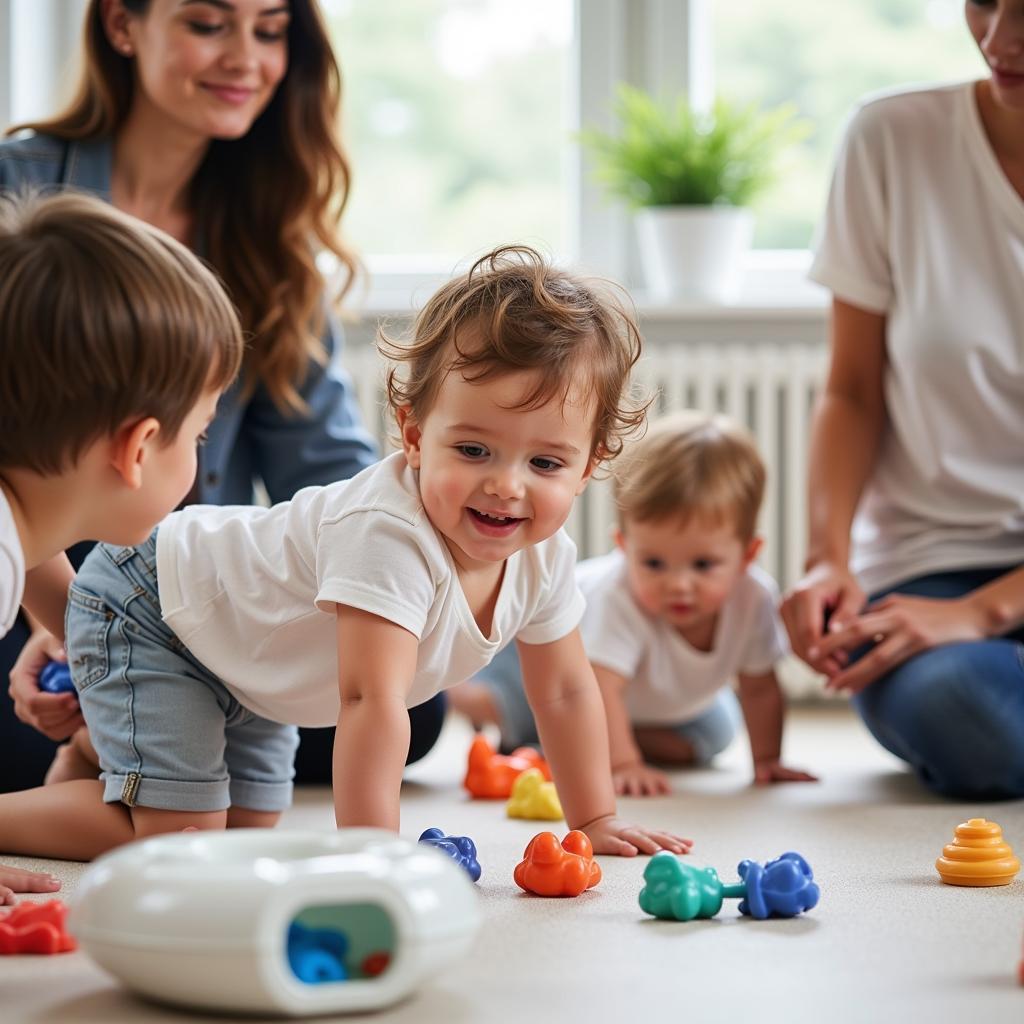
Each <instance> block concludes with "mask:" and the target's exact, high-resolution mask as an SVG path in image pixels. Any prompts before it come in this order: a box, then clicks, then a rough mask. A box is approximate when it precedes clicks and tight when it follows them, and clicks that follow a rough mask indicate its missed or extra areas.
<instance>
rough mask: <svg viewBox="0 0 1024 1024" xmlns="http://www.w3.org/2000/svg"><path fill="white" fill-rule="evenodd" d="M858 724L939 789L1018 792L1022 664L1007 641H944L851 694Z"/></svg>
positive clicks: (1023, 749)
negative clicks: (944, 643)
mask: <svg viewBox="0 0 1024 1024" xmlns="http://www.w3.org/2000/svg"><path fill="white" fill-rule="evenodd" d="M855 704H856V707H857V710H858V711H859V712H860V714H861V716H862V718H863V719H864V721H865V724H866V725H867V726H868V728H869V729H870V730H871V732H872V733H873V734H874V735H875V736H876V738H878V739H879V741H880V742H881V743H882V745H883V746H885V747H887V748H888V749H889V750H891V751H892V752H893V753H895V754H896V755H897V756H899V757H901V758H903V759H904V760H906V761H908V762H909V763H910V764H911V765H912V766H913V767H914V769H915V770H916V771H917V773H918V775H919V776H920V777H921V779H922V781H923V782H924V783H925V784H926V785H927V786H928V787H929V788H931V789H933V790H935V791H936V792H938V793H941V794H943V795H945V796H952V797H959V798H963V799H983V800H987V799H1000V798H1008V797H1018V796H1021V795H1024V670H1022V667H1021V658H1020V647H1019V645H1017V644H1015V643H1011V642H1009V641H988V642H982V643H960V644H947V645H944V646H942V647H936V648H932V649H931V650H929V651H925V652H924V653H922V654H919V655H917V656H916V657H914V658H911V659H910V660H908V661H907V662H905V663H904V664H903V665H901V666H899V667H898V668H897V669H895V670H894V671H893V672H891V673H890V674H889V675H888V676H886V677H884V678H883V679H880V680H879V681H878V682H877V683H874V684H872V685H871V686H869V687H868V688H867V689H866V690H864V691H863V692H862V693H861V694H859V695H858V697H857V698H856V700H855Z"/></svg>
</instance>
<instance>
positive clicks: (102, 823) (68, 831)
mask: <svg viewBox="0 0 1024 1024" xmlns="http://www.w3.org/2000/svg"><path fill="white" fill-rule="evenodd" d="M226 820H227V812H226V811H209V812H195V811H162V810H157V809H155V808H152V807H134V808H132V809H131V810H130V811H129V809H128V808H127V807H125V806H124V804H117V803H110V804H108V803H104V801H103V783H102V782H100V781H99V780H98V779H96V780H92V779H78V780H77V781H74V782H59V783H55V784H54V785H52V786H40V787H38V788H37V789H26V790H24V791H23V792H21V793H5V794H3V795H0V851H3V852H4V853H14V854H20V855H21V856H24V857H53V858H56V859H58V860H92V859H93V858H94V857H98V856H99V855H100V854H101V853H106V852H107V851H108V850H112V849H114V847H116V846H121V845H123V844H124V843H129V842H131V841H132V840H133V839H139V838H142V837H143V836H152V835H159V834H160V833H163V832H180V831H181V830H182V829H185V828H189V827H191V828H196V829H222V828H224V825H225V822H226Z"/></svg>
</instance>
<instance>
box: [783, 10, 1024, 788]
mask: <svg viewBox="0 0 1024 1024" xmlns="http://www.w3.org/2000/svg"><path fill="white" fill-rule="evenodd" d="M1011 6H1012V5H1007V4H1002V3H1000V4H990V5H981V4H967V7H966V10H967V21H968V25H969V27H970V29H971V32H972V34H973V35H974V37H975V39H976V40H977V42H978V45H979V47H980V49H981V52H982V54H983V56H984V57H985V59H986V61H987V62H988V64H989V66H990V68H991V76H990V77H989V78H987V79H985V80H982V81H979V82H969V83H963V84H957V85H950V86H945V87H940V88H928V89H915V90H911V91H904V92H900V93H894V94H889V95H884V96H878V97H874V98H871V99H869V100H867V101H865V102H864V103H863V104H862V105H861V106H860V107H859V108H858V109H857V110H856V112H855V113H854V115H853V117H852V119H851V121H850V124H849V126H848V129H847V133H846V137H845V140H844V142H843V145H842V148H841V150H840V152H839V157H838V161H837V165H836V169H835V176H834V179H833V183H832V190H831V195H830V198H829V203H828V208H827V212H826V217H825V221H824V224H823V227H822V230H821V234H820V238H819V243H818V247H817V253H816V257H815V260H814V264H813V266H812V270H811V276H812V277H813V278H814V279H815V280H817V281H819V282H820V283H822V284H824V285H825V286H827V287H828V288H829V289H830V290H831V291H832V293H833V309H832V325H831V341H832V362H831V368H830V372H829V377H828V383H827V386H826V388H825V392H824V395H823V398H822V401H821V403H820V406H819V409H818V413H817V418H816V420H815V425H814V431H813V437H812V444H811V460H810V461H811V465H810V484H809V489H810V519H811V529H810V544H809V552H808V560H807V574H806V575H805V577H804V578H803V580H801V581H800V583H799V584H797V586H796V588H795V589H794V590H793V592H792V593H791V594H790V595H788V596H787V599H786V601H785V603H784V605H783V618H784V621H785V622H786V626H787V629H788V631H789V634H790V639H791V642H792V645H793V648H794V650H795V651H796V652H797V653H798V654H800V655H801V656H802V657H804V658H805V659H806V660H807V661H808V662H809V663H810V664H812V665H813V666H815V667H816V668H818V669H820V670H822V671H823V672H825V673H827V675H828V676H829V677H830V678H829V685H830V686H831V687H834V688H836V689H839V690H845V691H847V692H850V693H852V694H853V695H854V703H855V706H856V707H857V710H858V711H859V712H860V714H861V716H862V717H863V719H864V721H865V723H866V724H867V726H868V728H869V729H870V730H871V732H872V733H873V734H874V735H875V737H876V738H877V739H878V740H879V742H880V743H882V744H883V745H884V746H885V747H887V748H888V749H889V750H890V751H892V752H893V753H895V754H896V755H897V756H899V757H901V758H902V759H904V760H905V761H907V762H908V763H909V764H910V765H912V766H913V768H914V769H915V770H916V772H917V773H918V775H919V776H920V778H921V779H922V780H923V781H924V783H925V784H926V785H928V786H929V787H930V788H932V789H934V790H936V791H938V792H940V793H944V794H948V795H952V796H959V797H964V798H986V797H1001V796H1003V797H1005V796H1014V797H1019V796H1024V670H1022V665H1021V657H1020V650H1021V648H1020V646H1019V641H1020V640H1021V639H1022V638H1024V633H1022V632H1021V625H1022V623H1024V569H1022V568H1021V566H1022V563H1024V142H1022V140H1024V20H1022V19H1021V18H1020V15H1019V12H1017V10H1016V8H1014V10H1011V9H1010V8H1011ZM865 595H870V602H871V603H869V604H867V605H866V606H865ZM885 595H890V596H888V597H886V596H885Z"/></svg>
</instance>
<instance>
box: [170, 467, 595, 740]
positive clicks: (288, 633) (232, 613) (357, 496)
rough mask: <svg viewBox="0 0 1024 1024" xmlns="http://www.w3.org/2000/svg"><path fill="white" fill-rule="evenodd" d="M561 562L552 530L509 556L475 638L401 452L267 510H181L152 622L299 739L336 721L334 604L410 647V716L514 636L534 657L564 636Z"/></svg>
mask: <svg viewBox="0 0 1024 1024" xmlns="http://www.w3.org/2000/svg"><path fill="white" fill-rule="evenodd" d="M575 563H576V547H575V545H574V544H573V542H572V541H571V540H570V539H569V537H568V535H567V534H566V533H565V532H564V531H559V532H558V533H556V534H555V535H554V536H553V537H550V538H548V540H546V541H544V542H543V543H541V544H538V545H536V546H534V547H530V548H525V549H523V550H521V551H517V552H516V553H515V554H514V555H512V557H511V558H509V559H508V561H507V563H506V566H505V574H504V577H503V579H502V584H501V590H500V592H499V595H498V600H497V602H496V605H495V609H494V617H493V620H492V627H491V634H490V636H484V635H483V634H482V633H481V632H480V629H479V627H478V626H477V624H476V621H475V619H474V618H473V615H472V612H471V611H470V608H469V604H468V603H467V601H466V597H465V595H464V594H463V592H462V587H461V585H460V583H459V578H458V575H457V573H456V571H455V565H454V562H453V561H452V557H451V554H450V553H449V551H448V548H447V546H446V545H445V543H444V541H443V539H442V537H441V535H440V534H439V533H438V532H437V531H436V530H435V529H434V527H433V526H432V525H431V523H430V521H429V519H427V515H426V512H425V511H424V509H423V504H422V502H421V501H420V495H419V487H418V483H417V476H416V474H415V473H414V472H413V471H412V470H410V469H409V468H408V466H407V464H406V461H405V456H404V455H403V454H402V453H401V452H397V453H395V454H394V455H391V456H389V457H388V458H386V459H384V460H383V461H382V462H379V463H377V465H375V466H370V467H369V468H368V469H365V470H363V471H362V472H361V473H359V474H358V475H357V476H354V477H353V478H352V479H351V480H344V481H342V482H340V483H336V484H330V485H329V486H327V487H307V488H304V489H303V490H301V491H299V492H298V493H297V494H296V495H295V497H294V498H292V500H291V501H285V502H281V503H280V504H278V505H274V506H273V508H269V509H267V508H254V507H251V506H229V507H224V508H218V507H214V506H198V507H193V508H188V509H184V510H183V511H181V512H175V513H174V514H173V515H171V516H169V517H168V518H167V519H166V520H165V521H164V522H163V523H162V524H161V526H160V529H159V532H158V533H157V574H158V581H159V588H160V604H161V609H162V614H163V618H164V621H165V622H167V624H168V625H169V626H170V627H171V628H172V629H173V630H174V632H175V633H176V634H177V635H178V637H180V639H181V640H182V641H183V642H184V643H185V644H186V645H187V646H188V648H189V650H190V651H191V652H192V653H193V654H194V655H195V656H196V657H197V658H198V659H199V661H201V662H202V663H203V664H204V665H205V666H206V667H207V668H208V669H209V670H210V671H211V672H213V673H214V674H215V675H217V676H218V677H219V678H220V679H221V680H222V681H223V682H224V684H225V686H227V688H228V689H229V690H230V691H231V692H232V693H233V694H234V695H235V696H236V697H237V698H238V700H239V701H240V702H241V703H242V704H243V705H244V706H245V707H247V708H249V709H250V710H252V711H255V712H256V713H257V714H260V715H263V716H264V717H266V718H270V719H272V720H274V721H278V722H287V723H290V724H294V725H305V726H323V725H333V724H334V723H335V722H336V721H337V720H338V706H339V697H338V654H337V634H336V614H335V605H336V604H345V605H349V606H351V607H353V608H360V609H363V610H364V611H368V612H373V613H374V614H376V615H380V616H381V617H382V618H385V619H388V620H390V621H392V622H395V623H398V625H400V626H403V627H404V628H405V629H407V630H409V632H410V633H413V634H415V636H417V637H418V638H419V641H420V644H419V656H418V661H417V664H416V676H415V679H414V681H413V684H412V689H411V691H410V693H409V696H408V698H407V704H408V706H409V707H414V706H415V705H417V704H421V703H422V702H423V701H425V700H428V699H429V698H430V697H432V696H433V695H434V694H435V693H437V692H438V691H439V690H442V689H444V688H445V687H447V686H452V685H454V684H455V683H457V682H459V681H460V680H462V679H468V678H469V677H470V676H471V675H473V673H474V672H477V671H479V670H480V669H481V668H483V667H484V666H485V665H487V664H488V663H489V662H490V660H491V658H493V657H494V655H495V654H496V653H497V652H498V651H499V650H500V649H501V648H502V647H504V646H505V645H506V644H508V643H509V642H511V641H512V639H513V638H515V637H517V636H518V637H519V638H520V639H522V640H523V641H525V642H526V643H531V644H544V643H550V642H552V641H554V640H558V639H559V638H561V637H563V636H565V635H566V634H567V633H570V632H571V631H572V630H573V629H575V627H576V626H577V624H578V623H579V620H580V616H581V615H582V614H583V598H582V596H581V595H580V593H579V591H578V590H577V588H576V584H575V580H574V576H573V567H574V565H575ZM347 654H348V652H346V655H345V656H347ZM351 657H353V658H358V657H359V652H358V651H352V652H351Z"/></svg>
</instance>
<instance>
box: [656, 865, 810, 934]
mask: <svg viewBox="0 0 1024 1024" xmlns="http://www.w3.org/2000/svg"><path fill="white" fill-rule="evenodd" d="M738 870H739V874H740V878H742V879H743V881H742V882H736V883H734V884H730V885H726V884H723V883H722V882H721V881H720V880H719V878H718V873H717V872H716V871H715V869H714V868H698V867H694V866H692V865H690V864H684V863H682V861H680V860H679V858H677V857H676V856H675V855H674V854H671V853H669V852H668V851H667V850H663V851H661V852H660V853H656V854H655V855H654V856H653V857H652V858H651V860H650V862H649V863H648V865H647V868H646V870H645V871H644V882H645V885H644V887H643V889H641V890H640V909H641V910H643V911H644V912H645V913H647V914H651V915H652V916H653V917H661V918H668V919H671V920H676V921H692V920H694V919H695V918H709V917H714V916H715V914H717V913H718V911H719V910H721V909H722V901H723V900H724V899H728V898H732V899H736V898H738V899H739V900H740V905H739V910H740V913H741V914H746V915H748V916H750V917H754V918H757V919H758V920H764V919H766V918H769V917H796V916H797V915H798V914H802V913H803V912H804V911H805V910H810V909H811V907H813V906H815V905H816V904H817V902H818V897H819V895H820V892H819V889H818V886H817V884H816V883H815V882H814V874H813V872H812V871H811V866H810V865H809V864H808V863H807V861H806V860H804V858H803V857H801V856H800V854H799V853H792V852H790V853H784V854H782V856H781V857H779V858H778V859H776V860H770V861H768V863H767V864H765V865H764V867H762V866H761V865H760V864H757V863H756V862H754V861H751V860H745V861H743V862H742V863H741V864H740V865H739V869H738Z"/></svg>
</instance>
